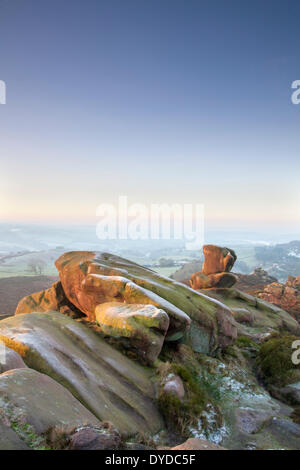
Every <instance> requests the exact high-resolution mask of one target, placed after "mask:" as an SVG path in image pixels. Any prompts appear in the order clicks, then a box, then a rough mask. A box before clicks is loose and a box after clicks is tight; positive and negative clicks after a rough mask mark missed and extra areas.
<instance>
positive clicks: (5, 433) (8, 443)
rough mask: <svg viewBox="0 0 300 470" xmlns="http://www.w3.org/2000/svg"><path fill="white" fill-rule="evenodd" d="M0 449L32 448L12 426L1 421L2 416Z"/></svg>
mask: <svg viewBox="0 0 300 470" xmlns="http://www.w3.org/2000/svg"><path fill="white" fill-rule="evenodd" d="M0 450H30V447H28V446H27V444H26V443H25V442H24V441H23V440H22V439H21V438H20V437H19V436H18V435H17V434H16V433H15V431H14V430H13V429H11V427H10V426H9V425H7V424H5V423H3V422H2V421H1V417H0Z"/></svg>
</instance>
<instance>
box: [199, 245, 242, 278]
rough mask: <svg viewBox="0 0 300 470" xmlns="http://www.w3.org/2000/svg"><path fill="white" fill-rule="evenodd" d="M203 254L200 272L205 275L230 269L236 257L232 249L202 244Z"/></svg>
mask: <svg viewBox="0 0 300 470" xmlns="http://www.w3.org/2000/svg"><path fill="white" fill-rule="evenodd" d="M203 254H204V263H203V266H202V273H203V274H206V275H207V276H208V275H209V274H215V273H224V272H229V271H231V269H232V267H233V265H234V263H235V261H236V258H237V257H236V254H235V252H234V251H233V250H231V249H229V248H223V247H220V246H216V245H204V246H203Z"/></svg>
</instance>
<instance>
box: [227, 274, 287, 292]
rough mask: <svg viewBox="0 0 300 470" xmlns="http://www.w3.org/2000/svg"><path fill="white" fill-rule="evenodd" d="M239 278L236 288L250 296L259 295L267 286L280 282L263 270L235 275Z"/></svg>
mask: <svg viewBox="0 0 300 470" xmlns="http://www.w3.org/2000/svg"><path fill="white" fill-rule="evenodd" d="M235 276H236V277H237V283H236V286H235V287H236V288H237V289H239V290H242V291H244V292H247V293H248V294H252V295H257V294H258V293H259V292H261V291H263V290H264V288H265V286H267V285H268V284H272V283H273V282H278V281H277V279H276V278H275V277H273V276H270V274H269V273H268V272H267V271H265V270H264V269H262V268H260V267H259V268H255V269H254V271H253V273H252V274H240V273H235Z"/></svg>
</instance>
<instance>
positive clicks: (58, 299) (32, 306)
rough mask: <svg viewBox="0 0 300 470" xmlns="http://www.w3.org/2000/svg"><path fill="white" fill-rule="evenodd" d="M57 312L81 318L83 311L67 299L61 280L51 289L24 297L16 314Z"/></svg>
mask: <svg viewBox="0 0 300 470" xmlns="http://www.w3.org/2000/svg"><path fill="white" fill-rule="evenodd" d="M51 310H55V311H56V312H60V313H63V314H65V315H68V316H70V317H71V318H80V317H82V316H83V314H82V312H80V311H79V310H77V309H76V307H75V306H74V305H73V304H72V303H71V302H70V301H69V300H68V299H67V297H66V296H65V293H64V290H63V288H62V285H61V282H59V281H58V282H55V283H54V284H53V285H52V286H51V287H50V288H49V289H46V290H43V291H40V292H36V293H35V294H31V295H28V296H26V297H23V299H21V300H20V302H19V303H18V305H17V309H16V312H15V315H18V314H19V313H31V312H50V311H51Z"/></svg>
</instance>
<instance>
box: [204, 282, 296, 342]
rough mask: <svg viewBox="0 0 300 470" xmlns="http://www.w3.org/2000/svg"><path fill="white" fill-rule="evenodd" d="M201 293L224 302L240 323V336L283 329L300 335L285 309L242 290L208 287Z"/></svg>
mask: <svg viewBox="0 0 300 470" xmlns="http://www.w3.org/2000/svg"><path fill="white" fill-rule="evenodd" d="M202 292H203V293H204V292H205V294H207V295H209V296H211V297H212V298H214V299H217V300H219V301H220V302H223V303H224V304H226V305H227V306H228V307H229V308H230V309H231V311H232V313H233V316H234V319H235V320H236V321H237V322H238V323H241V326H240V328H239V334H241V335H242V336H244V335H246V336H247V335H249V336H253V337H254V336H256V335H258V334H262V335H263V336H264V335H269V334H270V333H271V332H273V331H274V332H275V331H284V332H289V333H292V334H293V335H297V336H300V325H299V323H298V322H297V321H296V320H295V319H294V318H293V317H292V316H291V315H290V314H289V313H288V312H286V311H284V310H282V309H281V308H279V307H277V306H276V305H273V304H271V303H269V302H266V301H264V300H262V299H259V298H257V297H254V296H252V295H250V294H247V293H245V292H242V291H240V290H238V289H235V288H234V287H233V288H231V289H208V290H203V291H202Z"/></svg>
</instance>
